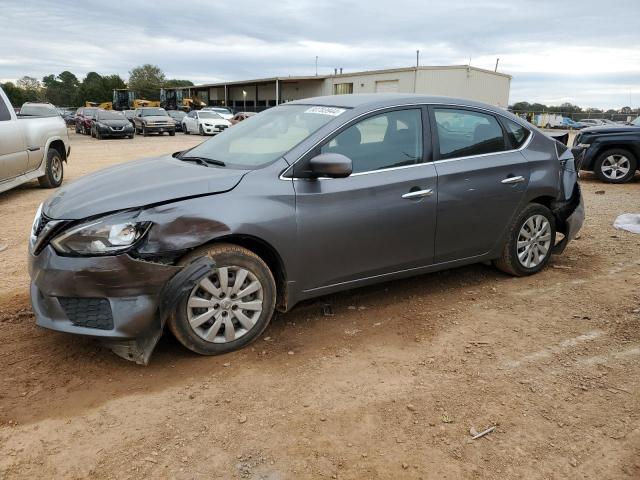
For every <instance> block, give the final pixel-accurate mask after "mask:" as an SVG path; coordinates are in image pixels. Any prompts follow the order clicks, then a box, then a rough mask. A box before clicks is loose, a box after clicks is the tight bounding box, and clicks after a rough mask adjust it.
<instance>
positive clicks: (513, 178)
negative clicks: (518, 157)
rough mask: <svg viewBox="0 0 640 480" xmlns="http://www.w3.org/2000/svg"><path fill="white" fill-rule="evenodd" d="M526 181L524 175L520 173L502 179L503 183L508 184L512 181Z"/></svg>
mask: <svg viewBox="0 0 640 480" xmlns="http://www.w3.org/2000/svg"><path fill="white" fill-rule="evenodd" d="M522 182H524V177H523V176H522V175H518V176H517V177H507V178H505V179H504V180H502V183H504V184H506V185H510V184H512V183H522Z"/></svg>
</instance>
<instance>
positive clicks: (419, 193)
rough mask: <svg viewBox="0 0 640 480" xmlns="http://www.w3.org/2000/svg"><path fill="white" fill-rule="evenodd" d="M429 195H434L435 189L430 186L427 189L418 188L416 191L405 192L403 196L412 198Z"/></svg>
mask: <svg viewBox="0 0 640 480" xmlns="http://www.w3.org/2000/svg"><path fill="white" fill-rule="evenodd" d="M429 195H433V189H431V188H428V189H426V190H416V191H414V192H409V193H405V194H404V195H402V198H406V199H408V200H411V199H415V198H423V197H428V196H429Z"/></svg>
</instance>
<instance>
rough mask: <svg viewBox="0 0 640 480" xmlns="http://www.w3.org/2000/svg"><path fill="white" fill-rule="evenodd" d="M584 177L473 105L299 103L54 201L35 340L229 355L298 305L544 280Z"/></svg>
mask: <svg viewBox="0 0 640 480" xmlns="http://www.w3.org/2000/svg"><path fill="white" fill-rule="evenodd" d="M577 172H578V168H577V166H576V165H575V163H574V158H573V155H572V154H571V151H570V150H568V149H567V147H565V146H564V145H562V144H560V143H559V142H557V141H555V140H553V139H551V138H549V137H547V136H545V135H544V134H542V133H541V132H540V131H538V130H537V129H536V128H535V127H533V126H531V125H530V124H528V123H526V122H524V121H522V120H521V119H519V118H517V117H516V116H514V115H511V114H510V113H508V112H506V111H504V110H502V109H499V108H495V107H491V106H488V105H484V104H481V103H475V102H471V101H467V100H457V99H451V98H443V97H428V96H421V95H400V94H393V95H336V96H329V97H319V98H311V99H307V100H300V101H295V102H290V103H287V104H286V105H281V106H278V107H274V108H271V109H268V110H266V111H264V112H262V113H260V114H258V115H255V116H254V117H252V118H251V119H249V120H248V121H245V122H242V123H240V124H238V125H236V126H234V127H233V128H232V129H229V130H228V131H226V132H224V133H222V134H221V135H219V136H216V137H214V138H212V139H210V140H208V141H206V142H204V143H202V144H200V145H198V146H196V147H194V148H192V149H190V150H187V151H183V152H177V153H174V154H173V155H167V156H165V157H159V158H151V159H145V160H140V161H135V162H131V163H126V164H122V165H117V166H114V167H111V168H108V169H105V170H101V171H98V172H96V173H94V174H91V175H88V176H86V177H83V178H81V179H80V180H78V181H76V182H74V183H72V184H70V185H68V186H66V187H65V188H63V189H61V190H60V191H59V192H58V193H56V194H55V195H54V196H52V197H51V198H50V199H48V200H47V201H46V202H44V204H43V205H42V206H41V207H40V208H39V209H38V212H37V214H36V218H35V220H34V224H33V229H32V235H31V241H30V248H29V257H30V275H31V279H32V283H31V302H32V305H33V310H34V312H35V314H36V318H37V324H38V325H40V326H41V327H46V328H49V329H52V330H58V331H62V332H68V333H75V334H81V335H87V336H91V337H97V338H100V339H102V340H104V341H105V342H107V343H108V344H109V345H110V346H111V348H112V349H113V350H114V351H115V352H116V353H118V354H119V355H121V356H123V357H125V358H128V359H130V360H134V361H137V362H139V363H146V362H147V361H148V359H149V356H150V354H151V352H152V350H153V348H154V346H155V344H156V342H157V340H158V339H159V338H160V336H161V334H162V332H163V329H164V326H165V323H166V324H167V325H168V327H169V329H170V330H171V331H172V332H173V334H174V335H175V337H176V338H177V339H178V340H179V341H180V342H181V343H182V344H183V345H184V346H185V347H187V348H188V349H190V350H192V351H194V352H197V353H199V354H205V355H211V354H218V353H224V352H229V351H232V350H235V349H238V348H240V347H243V346H245V345H247V344H248V343H250V342H251V341H253V340H255V339H256V338H257V337H258V336H259V335H260V334H261V332H263V331H264V329H265V328H266V327H267V325H268V323H269V321H270V320H271V318H272V316H273V315H274V312H275V311H281V312H285V311H288V310H290V309H291V308H292V307H293V306H294V305H295V304H296V303H297V302H299V301H301V300H304V299H308V298H312V297H317V296H320V295H325V294H328V293H332V292H337V291H340V290H346V289H350V288H355V287H360V286H363V285H369V284H372V283H376V282H381V281H386V280H391V279H397V278H402V277H408V276H412V275H418V274H422V273H426V272H432V271H436V270H441V269H446V268H452V267H456V266H461V265H467V264H471V263H476V262H492V263H493V264H494V265H495V266H497V267H498V268H499V269H501V270H503V271H505V272H507V273H509V274H511V275H516V276H524V275H530V274H533V273H536V272H539V271H540V270H541V269H543V268H544V267H545V265H546V264H547V263H548V262H549V259H550V256H551V254H552V253H561V252H562V251H563V250H564V248H565V247H566V245H567V243H568V242H569V241H570V240H571V239H572V238H574V236H575V235H576V233H577V232H578V230H579V229H580V228H581V226H582V222H583V219H584V207H583V203H582V197H581V193H580V188H579V185H578V181H577V180H578V174H577Z"/></svg>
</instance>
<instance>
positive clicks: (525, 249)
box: [517, 214, 551, 268]
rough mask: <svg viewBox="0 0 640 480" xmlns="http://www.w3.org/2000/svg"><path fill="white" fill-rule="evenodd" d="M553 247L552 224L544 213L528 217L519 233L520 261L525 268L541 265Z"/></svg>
mask: <svg viewBox="0 0 640 480" xmlns="http://www.w3.org/2000/svg"><path fill="white" fill-rule="evenodd" d="M550 248H551V225H550V224H549V220H548V219H547V218H546V217H545V216H544V215H539V214H537V215H533V216H531V217H529V218H528V219H527V221H526V222H524V224H523V225H522V227H521V228H520V232H519V233H518V244H517V254H518V261H519V262H520V264H521V265H522V266H523V267H525V268H535V267H537V266H538V265H540V264H541V263H542V262H543V261H544V260H545V258H546V257H547V255H548V254H549V249H550Z"/></svg>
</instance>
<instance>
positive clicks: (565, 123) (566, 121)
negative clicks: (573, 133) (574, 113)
mask: <svg viewBox="0 0 640 480" xmlns="http://www.w3.org/2000/svg"><path fill="white" fill-rule="evenodd" d="M586 127H587V125H586V124H584V123H582V122H576V121H575V120H573V119H571V118H568V117H563V118H562V128H573V129H576V130H580V129H581V128H586Z"/></svg>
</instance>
